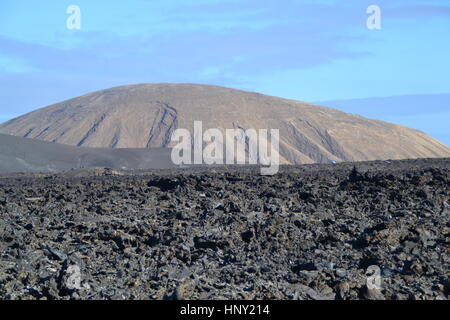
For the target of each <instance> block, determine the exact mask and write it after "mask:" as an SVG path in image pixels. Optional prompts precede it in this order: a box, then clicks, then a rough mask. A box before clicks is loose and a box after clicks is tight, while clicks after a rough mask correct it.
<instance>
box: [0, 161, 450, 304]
mask: <svg viewBox="0 0 450 320" xmlns="http://www.w3.org/2000/svg"><path fill="white" fill-rule="evenodd" d="M352 168H353V164H339V165H307V166H296V167H283V168H282V169H281V172H280V173H279V174H278V175H275V176H273V177H264V176H260V175H259V174H258V172H259V170H258V168H245V169H242V168H241V169H239V168H221V169H209V170H206V169H186V170H184V171H153V172H134V173H130V172H128V173H127V174H125V175H115V174H113V175H109V174H110V173H111V172H110V171H107V170H105V171H102V170H87V171H83V170H81V171H72V172H68V173H66V174H63V175H35V176H24V175H12V176H9V177H6V176H5V177H3V178H1V179H0V298H2V299H43V298H44V299H45V298H47V299H60V298H63V299H66V298H75V299H374V298H378V299H381V298H385V299H447V298H448V295H449V292H450V285H449V279H448V276H449V262H450V258H449V253H450V252H449V245H450V233H449V230H450V228H449V227H450V222H449V220H450V219H449V218H450V208H449V206H450V199H449V189H450V188H449V187H450V180H449V168H450V159H436V160H410V161H392V162H390V163H387V162H367V163H357V164H356V168H357V171H352ZM371 265H376V266H378V267H379V268H380V269H381V278H382V286H383V288H382V290H381V291H379V290H376V289H374V290H367V287H366V280H367V276H366V275H365V272H366V269H367V268H368V267H369V266H371ZM77 268H79V269H80V272H81V278H80V279H81V282H80V283H79V286H78V280H77V279H78V278H77V272H76V271H77Z"/></svg>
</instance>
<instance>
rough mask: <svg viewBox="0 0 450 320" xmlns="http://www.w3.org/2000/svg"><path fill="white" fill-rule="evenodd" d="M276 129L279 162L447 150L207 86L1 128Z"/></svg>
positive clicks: (95, 102)
mask: <svg viewBox="0 0 450 320" xmlns="http://www.w3.org/2000/svg"><path fill="white" fill-rule="evenodd" d="M195 120H202V121H203V128H204V129H207V128H219V129H221V130H224V129H229V128H230V129H231V128H244V129H247V128H255V129H258V128H267V129H270V128H275V129H279V130H280V155H281V162H282V163H312V162H327V161H330V160H337V161H359V160H375V159H403V158H421V157H448V156H450V148H448V147H447V146H446V145H444V144H442V143H440V142H439V141H437V140H435V139H433V138H431V137H430V136H428V135H426V134H425V133H423V132H420V131H417V130H412V129H408V128H406V127H402V126H399V125H395V124H391V123H386V122H382V121H376V120H371V119H366V118H363V117H360V116H356V115H350V114H346V113H344V112H341V111H338V110H335V109H330V108H325V107H321V106H317V105H312V104H308V103H304V102H300V101H294V100H288V99H282V98H277V97H272V96H266V95H262V94H258V93H251V92H245V91H239V90H234V89H228V88H223V87H216V86H209V85H193V84H142V85H131V86H123V87H116V88H111V89H107V90H102V91H98V92H94V93H91V94H87V95H84V96H81V97H78V98H74V99H71V100H68V101H65V102H61V103H58V104H55V105H52V106H49V107H46V108H42V109H38V110H36V111H34V112H31V113H28V114H26V115H23V116H21V117H18V118H16V119H13V120H10V121H8V122H6V123H4V124H1V125H0V132H1V133H7V134H12V135H17V136H23V137H28V138H35V139H40V140H46V141H53V142H58V143H63V144H68V145H73V146H87V147H105V148H153V147H169V146H170V135H171V133H172V132H173V131H174V130H175V129H176V128H186V129H188V130H190V131H191V132H192V131H193V123H194V121H195Z"/></svg>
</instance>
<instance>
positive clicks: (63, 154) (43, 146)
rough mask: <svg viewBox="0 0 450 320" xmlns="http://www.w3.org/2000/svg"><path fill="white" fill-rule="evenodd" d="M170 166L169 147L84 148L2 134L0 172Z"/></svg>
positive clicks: (164, 167)
mask: <svg viewBox="0 0 450 320" xmlns="http://www.w3.org/2000/svg"><path fill="white" fill-rule="evenodd" d="M91 167H108V168H113V169H123V170H127V169H169V168H172V167H174V165H173V164H172V162H171V160H170V149H169V148H152V149H107V148H80V147H73V146H68V145H63V144H58V143H52V142H45V141H39V140H34V139H27V138H21V137H15V136H9V135H4V134H0V173H14V172H59V171H64V170H69V169H74V168H91Z"/></svg>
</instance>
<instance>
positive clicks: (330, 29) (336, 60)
mask: <svg viewBox="0 0 450 320" xmlns="http://www.w3.org/2000/svg"><path fill="white" fill-rule="evenodd" d="M72 4H73V5H78V6H79V7H80V9H81V29H80V30H68V29H67V27H66V20H67V18H68V16H69V15H68V14H67V13H66V9H67V7H68V6H69V5H72ZM372 4H377V5H378V6H379V7H380V8H381V19H382V20H381V22H382V29H381V30H369V29H367V27H366V20H367V17H368V14H367V13H366V9H367V7H368V6H369V5H372ZM449 30H450V2H449V1H448V0H428V1H425V0H371V1H366V0H345V1H337V0H335V1H333V0H278V1H264V0H258V1H256V0H150V1H145V0H127V1H102V0H95V1H93V0H71V1H63V0H54V1H42V0H40V1H38V0H27V1H24V0H2V1H1V3H0V121H5V120H7V119H10V118H12V117H15V116H18V115H21V114H23V113H25V112H29V111H31V110H33V109H36V108H39V107H43V106H46V105H49V104H52V103H56V102H59V101H62V100H65V99H69V98H72V97H75V96H78V95H81V94H84V93H88V92H91V91H94V90H99V89H104V88H108V87H112V86H117V85H124V84H132V83H145V82H189V83H208V84H217V85H223V86H228V87H234V88H239V89H244V90H251V91H257V92H262V93H266V94H271V95H276V96H281V97H286V98H292V99H298V100H304V101H331V100H333V103H330V105H331V106H335V105H336V103H335V101H336V100H349V99H362V98H372V97H390V96H408V97H410V96H411V95H418V94H427V95H431V94H433V95H437V97H441V96H446V95H442V94H448V93H450V63H449V62H448V57H449V56H450V32H449ZM406 100H407V99H406ZM406 100H403V101H406ZM433 101H434V100H433ZM445 101H448V100H445ZM363 102H367V100H360V103H361V105H360V108H359V109H358V108H357V109H356V111H355V112H354V113H360V114H362V115H367V116H369V115H371V116H372V115H374V116H373V117H375V118H379V119H383V120H387V121H394V120H395V121H396V122H398V123H401V124H406V125H408V126H411V127H415V128H418V129H421V130H423V131H426V132H429V133H431V134H433V135H434V136H435V137H437V138H439V139H441V140H442V141H444V142H446V143H447V144H450V136H449V135H448V133H447V131H448V130H447V128H446V126H447V125H446V123H447V122H448V121H443V119H442V117H443V115H445V117H447V119H448V115H449V109H450V108H449V106H448V104H443V103H440V104H439V105H440V107H439V108H440V109H439V110H438V111H436V110H432V111H428V110H427V109H428V108H427V106H422V105H421V104H415V105H414V106H413V107H411V108H413V109H414V110H410V109H408V108H406V107H405V106H404V105H402V106H399V109H398V110H402V111H401V112H400V114H398V113H399V112H397V113H396V114H395V116H392V114H390V113H392V112H390V111H391V110H392V108H390V109H389V110H387V109H386V108H384V109H383V108H376V107H374V106H373V104H370V103H363ZM338 104H339V103H338ZM393 108H395V106H393ZM378 109H380V110H378ZM419 109H423V110H419ZM431 109H432V108H431ZM352 110H353V109H352ZM377 110H378V111H377ZM383 110H384V111H383ZM436 123H439V124H438V125H437V126H438V127H439V130H436ZM433 130H435V131H434V132H436V133H432V131H433Z"/></svg>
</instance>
